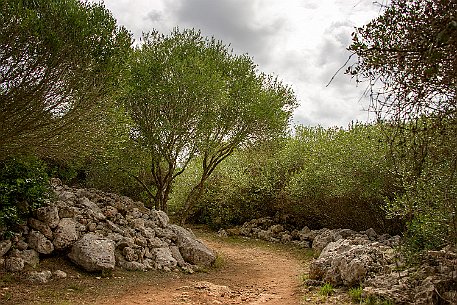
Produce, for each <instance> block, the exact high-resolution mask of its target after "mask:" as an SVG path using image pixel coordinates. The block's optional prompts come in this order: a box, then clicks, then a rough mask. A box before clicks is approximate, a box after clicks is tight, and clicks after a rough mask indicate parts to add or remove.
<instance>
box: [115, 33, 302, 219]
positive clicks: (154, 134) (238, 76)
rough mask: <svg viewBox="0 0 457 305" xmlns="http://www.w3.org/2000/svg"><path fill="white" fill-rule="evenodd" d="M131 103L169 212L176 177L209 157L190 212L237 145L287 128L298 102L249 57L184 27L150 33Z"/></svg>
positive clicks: (140, 51)
mask: <svg viewBox="0 0 457 305" xmlns="http://www.w3.org/2000/svg"><path fill="white" fill-rule="evenodd" d="M124 100H125V102H126V105H127V108H128V109H129V112H130V114H131V116H132V118H133V121H134V122H135V123H136V130H135V131H134V132H133V133H134V135H135V136H136V138H137V140H138V141H140V142H141V143H143V145H144V146H146V147H148V149H149V150H150V158H151V173H152V177H153V184H154V187H155V189H156V192H155V203H156V207H157V208H160V209H162V210H166V209H167V200H168V198H169V194H170V192H171V189H172V185H173V181H174V179H175V178H176V177H177V176H178V175H180V174H181V173H182V172H183V171H184V170H185V169H186V167H187V165H188V164H189V162H190V161H191V160H192V159H193V158H195V157H196V156H200V157H201V158H202V160H203V162H202V166H203V175H202V177H201V179H200V183H199V184H198V185H197V186H196V188H195V191H193V192H191V195H190V197H189V198H188V200H187V203H186V205H185V207H186V209H185V210H188V209H189V208H190V207H191V206H192V202H193V201H194V199H195V198H196V196H197V195H198V194H199V193H200V192H201V191H200V190H201V189H202V187H203V184H204V182H205V180H206V179H207V178H208V176H209V175H210V174H211V173H212V171H213V170H214V168H215V167H216V166H217V165H218V164H219V163H220V162H222V161H223V160H224V159H225V158H227V157H228V156H229V155H230V154H231V153H232V152H233V151H234V150H235V149H236V148H237V147H239V146H240V145H243V144H249V143H252V142H255V141H256V140H258V139H259V138H261V137H269V136H272V135H273V134H274V133H278V132H282V131H284V128H286V126H287V123H288V120H289V117H290V115H291V111H292V109H293V107H294V105H295V98H294V95H293V93H292V91H291V90H290V89H289V88H287V87H285V86H283V85H282V84H281V83H280V82H279V81H278V80H276V79H274V78H272V77H270V76H267V75H263V74H260V73H258V72H257V70H256V65H255V64H254V63H253V61H252V59H251V58H250V57H248V56H247V55H236V54H234V53H233V52H232V51H231V50H230V49H229V48H228V47H227V46H226V45H224V44H223V43H222V42H221V41H217V40H216V39H214V38H206V37H203V36H202V35H201V33H200V32H199V31H195V30H183V31H180V30H179V29H174V30H173V31H172V33H171V34H170V35H168V36H166V35H163V34H160V33H158V32H155V31H153V32H151V33H149V34H147V35H145V36H144V39H143V42H142V44H140V45H139V46H138V47H137V48H136V50H135V51H134V54H133V56H132V58H131V60H130V75H129V77H128V80H127V82H126V87H125V96H124ZM184 214H185V213H184Z"/></svg>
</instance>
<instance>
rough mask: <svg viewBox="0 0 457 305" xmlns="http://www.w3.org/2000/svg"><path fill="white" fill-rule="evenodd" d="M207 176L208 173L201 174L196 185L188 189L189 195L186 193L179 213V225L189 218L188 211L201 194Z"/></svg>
mask: <svg viewBox="0 0 457 305" xmlns="http://www.w3.org/2000/svg"><path fill="white" fill-rule="evenodd" d="M208 177H209V175H205V176H202V178H201V179H200V182H199V183H198V184H197V185H196V186H194V187H193V188H192V190H191V191H190V193H189V195H187V198H186V201H185V202H184V207H183V208H182V210H181V213H180V214H181V215H180V220H179V222H180V224H181V225H184V224H185V223H186V221H187V219H188V218H189V215H190V212H191V211H192V208H193V207H194V204H195V202H196V201H197V199H198V198H200V197H201V195H202V194H203V190H204V184H205V181H206V179H208Z"/></svg>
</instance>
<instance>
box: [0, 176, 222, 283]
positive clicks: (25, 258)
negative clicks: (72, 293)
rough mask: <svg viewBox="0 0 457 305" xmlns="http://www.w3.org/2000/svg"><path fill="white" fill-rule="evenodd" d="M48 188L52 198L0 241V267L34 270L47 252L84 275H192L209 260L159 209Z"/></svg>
mask: <svg viewBox="0 0 457 305" xmlns="http://www.w3.org/2000/svg"><path fill="white" fill-rule="evenodd" d="M53 187H54V191H55V195H56V196H55V197H56V200H55V201H54V202H53V203H52V204H50V205H49V206H46V207H42V208H39V209H38V210H37V211H36V213H35V215H34V217H32V218H30V219H28V221H27V224H24V225H23V226H22V227H21V228H20V232H19V233H17V234H15V235H14V236H12V237H11V238H10V239H7V240H0V268H2V267H3V268H5V269H6V270H7V271H12V272H18V271H21V270H23V269H24V268H25V266H27V265H30V266H33V267H36V266H37V265H38V263H39V261H40V259H45V258H46V256H49V255H51V254H61V255H64V256H66V257H68V258H69V259H70V260H71V261H72V262H74V263H75V264H77V265H79V266H81V267H82V268H84V269H85V270H87V271H106V270H112V269H114V268H115V267H116V266H117V267H121V268H124V269H127V270H149V269H162V270H167V271H169V270H175V269H184V270H187V271H189V272H193V270H194V269H196V268H197V266H209V265H211V264H212V263H213V262H214V260H215V253H214V252H213V251H212V250H211V249H209V248H208V247H206V246H205V245H204V244H203V243H201V242H200V241H199V240H197V238H196V237H195V235H194V234H193V233H192V232H191V231H190V230H187V229H184V228H182V227H179V226H177V225H173V224H170V223H169V218H168V216H167V215H166V214H165V213H164V212H162V211H156V210H154V209H152V210H151V209H148V208H146V207H145V206H144V205H143V203H141V202H135V201H133V200H132V199H130V198H128V197H124V196H118V195H116V194H111V193H104V192H101V191H99V190H95V189H78V188H71V187H68V186H65V185H62V184H61V183H60V181H59V180H58V179H54V180H53ZM36 273H37V272H35V273H34V274H33V275H32V274H31V275H30V278H31V279H33V278H36V277H37V275H36ZM43 276H44V277H45V278H50V277H51V276H52V275H49V273H47V272H44V273H43ZM56 276H57V277H58V275H54V277H56ZM38 281H43V280H42V278H41V279H40V280H38Z"/></svg>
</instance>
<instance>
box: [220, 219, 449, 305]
mask: <svg viewBox="0 0 457 305" xmlns="http://www.w3.org/2000/svg"><path fill="white" fill-rule="evenodd" d="M221 234H234V235H243V236H247V237H252V238H258V239H263V240H267V241H271V242H282V243H293V244H296V245H299V246H301V247H307V248H312V249H313V250H314V251H315V252H316V254H319V256H318V258H317V259H315V260H313V261H312V262H311V264H310V270H309V280H308V284H310V285H322V284H324V283H330V284H332V285H333V286H346V287H356V286H359V285H360V286H362V287H363V291H364V293H363V294H364V296H365V297H366V298H368V297H375V298H378V299H385V300H390V301H392V302H394V304H405V305H406V304H424V305H425V304H457V254H456V251H451V250H450V249H444V250H442V251H429V252H428V253H427V257H426V258H425V259H423V261H422V264H421V265H419V266H415V267H411V268H406V265H405V262H404V258H403V257H402V256H401V254H400V253H398V252H397V251H396V250H395V248H396V247H397V246H398V245H399V244H400V237H399V236H390V235H388V234H383V235H378V234H377V233H376V232H375V231H374V230H373V229H368V230H366V231H362V232H356V231H353V230H349V229H336V230H330V229H321V230H310V229H309V228H307V227H304V228H302V229H295V228H293V227H290V226H288V225H284V224H278V223H277V222H275V221H274V219H272V218H261V219H255V220H251V221H249V222H246V223H245V224H243V225H242V226H241V227H239V228H235V229H228V230H227V231H224V232H222V231H221Z"/></svg>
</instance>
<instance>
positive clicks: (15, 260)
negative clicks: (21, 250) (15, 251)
mask: <svg viewBox="0 0 457 305" xmlns="http://www.w3.org/2000/svg"><path fill="white" fill-rule="evenodd" d="M4 264H5V269H6V270H7V271H10V272H18V271H22V269H24V260H23V259H22V258H20V257H8V258H6V259H5V262H4Z"/></svg>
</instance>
